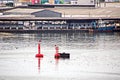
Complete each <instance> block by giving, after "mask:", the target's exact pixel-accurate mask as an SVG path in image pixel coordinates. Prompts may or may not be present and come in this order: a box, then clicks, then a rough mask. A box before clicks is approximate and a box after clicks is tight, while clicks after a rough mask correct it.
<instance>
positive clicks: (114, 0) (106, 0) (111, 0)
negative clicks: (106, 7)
mask: <svg viewBox="0 0 120 80" xmlns="http://www.w3.org/2000/svg"><path fill="white" fill-rule="evenodd" d="M105 2H120V0H105Z"/></svg>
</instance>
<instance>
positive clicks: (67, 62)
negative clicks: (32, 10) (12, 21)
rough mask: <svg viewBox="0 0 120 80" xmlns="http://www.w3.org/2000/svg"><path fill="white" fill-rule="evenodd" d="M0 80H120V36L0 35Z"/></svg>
mask: <svg viewBox="0 0 120 80" xmlns="http://www.w3.org/2000/svg"><path fill="white" fill-rule="evenodd" d="M39 40H41V41H42V42H41V53H42V54H44V57H43V58H41V59H38V58H35V55H36V54H37V53H38V52H37V51H38V50H37V44H38V41H39ZM55 45H57V46H59V52H66V53H70V59H55V58H54V55H55ZM0 80H120V33H119V32H117V33H113V32H110V33H88V32H74V33H70V32H69V33H31V34H27V33H26V34H24V33H23V34H22V33H0Z"/></svg>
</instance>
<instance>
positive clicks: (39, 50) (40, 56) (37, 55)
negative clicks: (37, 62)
mask: <svg viewBox="0 0 120 80" xmlns="http://www.w3.org/2000/svg"><path fill="white" fill-rule="evenodd" d="M40 42H41V41H39V42H38V54H36V56H35V57H38V58H42V57H43V54H41V49H40Z"/></svg>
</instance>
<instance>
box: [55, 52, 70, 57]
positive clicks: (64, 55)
mask: <svg viewBox="0 0 120 80" xmlns="http://www.w3.org/2000/svg"><path fill="white" fill-rule="evenodd" d="M58 54H59V55H60V56H59V57H56V56H55V58H63V59H69V58H70V53H65V52H63V53H58Z"/></svg>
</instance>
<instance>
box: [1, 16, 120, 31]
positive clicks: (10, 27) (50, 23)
mask: <svg viewBox="0 0 120 80" xmlns="http://www.w3.org/2000/svg"><path fill="white" fill-rule="evenodd" d="M102 23H104V26H106V27H107V26H109V25H112V26H115V29H114V30H115V31H119V30H120V18H112V17H108V18H106V17H101V18H100V17H99V18H98V17H84V18H80V17H77V18H74V17H68V18H67V17H46V18H45V17H17V18H16V17H2V18H0V32H42V31H43V32H45V31H51V32H53V31H63V32H64V31H85V32H86V31H93V29H96V28H98V27H100V26H101V25H100V24H102Z"/></svg>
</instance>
